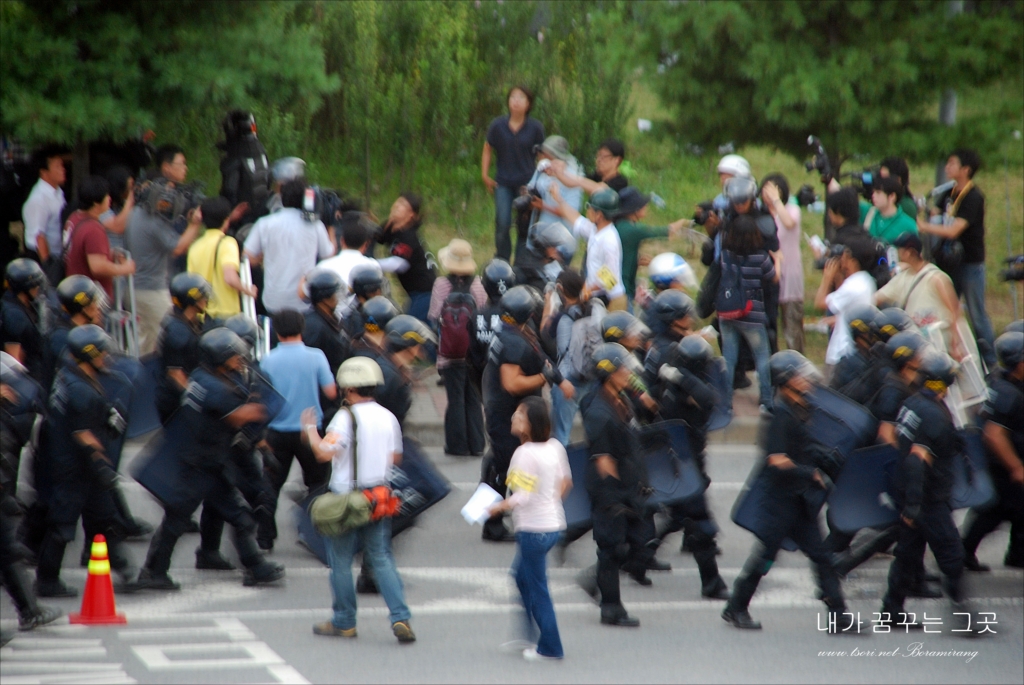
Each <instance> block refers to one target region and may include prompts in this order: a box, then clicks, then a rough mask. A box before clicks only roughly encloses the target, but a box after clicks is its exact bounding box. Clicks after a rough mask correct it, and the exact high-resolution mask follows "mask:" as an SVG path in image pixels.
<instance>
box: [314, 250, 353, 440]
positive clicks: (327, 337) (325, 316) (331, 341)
mask: <svg viewBox="0 0 1024 685" xmlns="http://www.w3.org/2000/svg"><path fill="white" fill-rule="evenodd" d="M344 287H345V284H344V283H343V282H342V280H341V277H340V276H338V274H337V273H335V272H334V271H331V270H330V269H321V268H317V269H313V271H311V272H310V273H309V274H308V275H307V276H306V290H307V291H308V292H309V302H310V304H312V305H313V308H312V309H311V310H310V311H308V312H306V314H305V317H306V326H305V328H304V329H303V331H302V342H303V343H304V344H305V345H306V347H315V348H316V349H318V350H320V351H321V352H323V353H324V356H325V357H327V365H328V366H329V367H330V369H331V376H336V375H337V374H338V367H339V366H341V363H342V362H343V361H345V360H346V359H348V356H349V352H350V348H351V345H352V341H351V340H350V339H349V336H348V333H347V332H346V331H345V329H344V328H343V325H342V324H343V322H342V319H341V318H340V317H339V316H338V315H337V313H336V310H337V307H338V303H339V299H340V297H341V293H342V291H343V290H344ZM340 407H341V400H340V398H335V399H333V400H331V399H329V398H328V397H327V396H326V395H324V394H323V393H322V392H321V393H320V408H321V409H322V410H323V412H324V418H323V425H325V426H326V425H328V424H329V423H330V422H331V419H333V418H334V414H335V413H336V412H337V411H338V409H339V408H340Z"/></svg>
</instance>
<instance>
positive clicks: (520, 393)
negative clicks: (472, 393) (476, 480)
mask: <svg viewBox="0 0 1024 685" xmlns="http://www.w3.org/2000/svg"><path fill="white" fill-rule="evenodd" d="M541 306H542V303H541V299H540V296H539V295H538V294H537V293H536V291H535V290H533V289H532V288H530V287H528V286H525V285H517V286H515V287H514V288H511V289H510V290H508V291H506V292H505V294H504V295H503V296H502V297H501V324H502V325H501V331H499V332H498V333H497V334H496V335H495V336H494V338H493V340H492V341H491V346H490V350H489V352H488V357H487V366H486V367H485V368H484V375H483V399H484V419H485V421H486V424H487V435H488V437H489V438H490V441H491V448H490V451H489V452H488V454H487V456H486V457H484V460H483V464H482V465H481V476H480V480H481V482H483V483H487V484H488V485H490V486H491V487H492V488H494V489H495V490H497V491H498V492H504V490H505V477H506V472H507V471H508V465H509V462H510V461H511V460H512V453H513V452H515V451H516V448H518V447H519V439H518V438H516V437H515V436H514V435H512V414H513V413H515V410H516V407H518V405H519V400H521V399H522V398H523V397H526V396H527V395H540V393H541V390H542V389H543V388H544V385H545V384H547V383H551V384H553V385H559V386H560V387H561V389H562V392H563V393H565V396H566V398H568V399H572V397H573V396H574V395H575V388H573V385H572V383H570V382H568V381H567V380H565V379H564V378H563V377H562V374H561V373H559V371H558V369H557V368H556V367H555V365H554V364H552V363H551V360H550V359H548V358H547V356H546V355H545V354H544V352H543V351H542V350H541V348H540V343H539V342H538V341H537V336H536V334H535V333H534V332H533V330H532V329H531V328H530V320H531V319H532V318H533V317H534V316H535V315H536V313H537V312H538V311H539V310H540V308H541ZM483 539H484V540H492V541H510V540H511V539H512V536H511V535H510V533H509V532H508V530H507V529H506V528H505V525H504V523H503V521H502V519H501V517H494V518H491V519H489V520H488V521H487V522H486V523H485V524H484V530H483Z"/></svg>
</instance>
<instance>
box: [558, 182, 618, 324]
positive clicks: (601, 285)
mask: <svg viewBox="0 0 1024 685" xmlns="http://www.w3.org/2000/svg"><path fill="white" fill-rule="evenodd" d="M551 197H552V198H554V199H555V201H556V202H558V211H559V212H560V213H561V214H562V217H563V218H564V219H565V220H566V221H567V222H569V223H570V224H572V232H573V235H575V236H576V237H577V238H585V239H586V241H587V263H586V283H585V284H584V290H585V291H586V293H587V294H588V295H591V294H594V293H597V292H604V293H605V294H606V295H607V296H608V311H620V310H625V309H626V287H625V286H624V285H623V283H622V241H621V240H620V239H619V232H618V231H616V230H615V224H614V223H612V217H614V216H615V213H616V212H617V211H618V209H619V194H618V193H616V192H615V191H614V190H612V189H611V188H607V187H604V188H602V189H601V190H598V191H597V192H596V193H594V194H593V195H591V196H590V202H588V203H587V215H586V216H582V215H580V213H579V212H577V211H576V209H575V208H574V207H573V206H572V205H570V204H569V203H567V202H565V200H563V199H562V196H561V195H560V194H559V192H558V186H552V188H551Z"/></svg>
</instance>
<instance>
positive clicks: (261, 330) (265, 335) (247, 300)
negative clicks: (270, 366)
mask: <svg viewBox="0 0 1024 685" xmlns="http://www.w3.org/2000/svg"><path fill="white" fill-rule="evenodd" d="M238 278H239V280H240V281H241V282H242V287H244V288H246V289H248V288H249V287H251V286H252V266H251V265H250V264H249V258H248V257H244V256H243V257H242V265H241V267H240V268H239V270H238ZM242 314H243V315H244V316H246V317H248V318H249V319H251V320H252V322H253V323H254V324H256V328H257V334H256V350H255V353H256V361H259V360H261V359H263V358H264V357H265V356H267V355H268V354H270V318H269V317H266V316H263V317H260V316H257V314H256V299H255V298H254V297H250V296H249V295H246V294H244V293H243V294H242ZM261 319H262V320H261Z"/></svg>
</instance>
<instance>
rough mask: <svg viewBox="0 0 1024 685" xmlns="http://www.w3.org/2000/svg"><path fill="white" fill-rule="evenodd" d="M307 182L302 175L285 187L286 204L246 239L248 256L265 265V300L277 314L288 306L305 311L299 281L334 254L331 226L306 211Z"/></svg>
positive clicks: (255, 227) (254, 225)
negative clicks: (329, 229)
mask: <svg viewBox="0 0 1024 685" xmlns="http://www.w3.org/2000/svg"><path fill="white" fill-rule="evenodd" d="M305 196H306V182H305V181H304V180H303V179H301V178H299V179H295V180H294V181H288V182H287V183H285V184H284V185H283V186H282V187H281V204H282V205H283V208H282V209H281V210H280V211H278V212H274V213H273V214H268V215H267V216H265V217H263V218H261V219H260V220H259V221H257V222H256V223H255V224H253V226H252V230H251V231H250V232H249V236H248V237H247V238H246V239H245V256H246V257H248V258H249V261H250V262H251V263H253V264H262V265H263V274H264V276H263V279H264V280H263V304H264V305H265V306H266V308H267V311H268V312H270V313H271V314H276V313H278V312H280V311H282V310H285V309H294V310H296V311H300V312H304V311H306V310H307V309H309V306H308V305H307V304H306V303H305V302H303V301H302V299H301V298H300V297H299V281H301V280H302V277H303V276H304V275H305V274H306V272H308V271H309V270H310V269H312V268H313V267H315V266H316V263H317V261H318V260H321V259H325V258H327V257H330V256H331V255H333V254H334V245H332V244H331V239H330V237H329V236H328V234H327V228H326V227H325V226H324V224H323V222H322V221H320V220H319V219H316V218H313V219H312V220H311V219H310V217H309V216H308V214H307V213H306V212H304V211H303V199H304V198H305Z"/></svg>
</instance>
